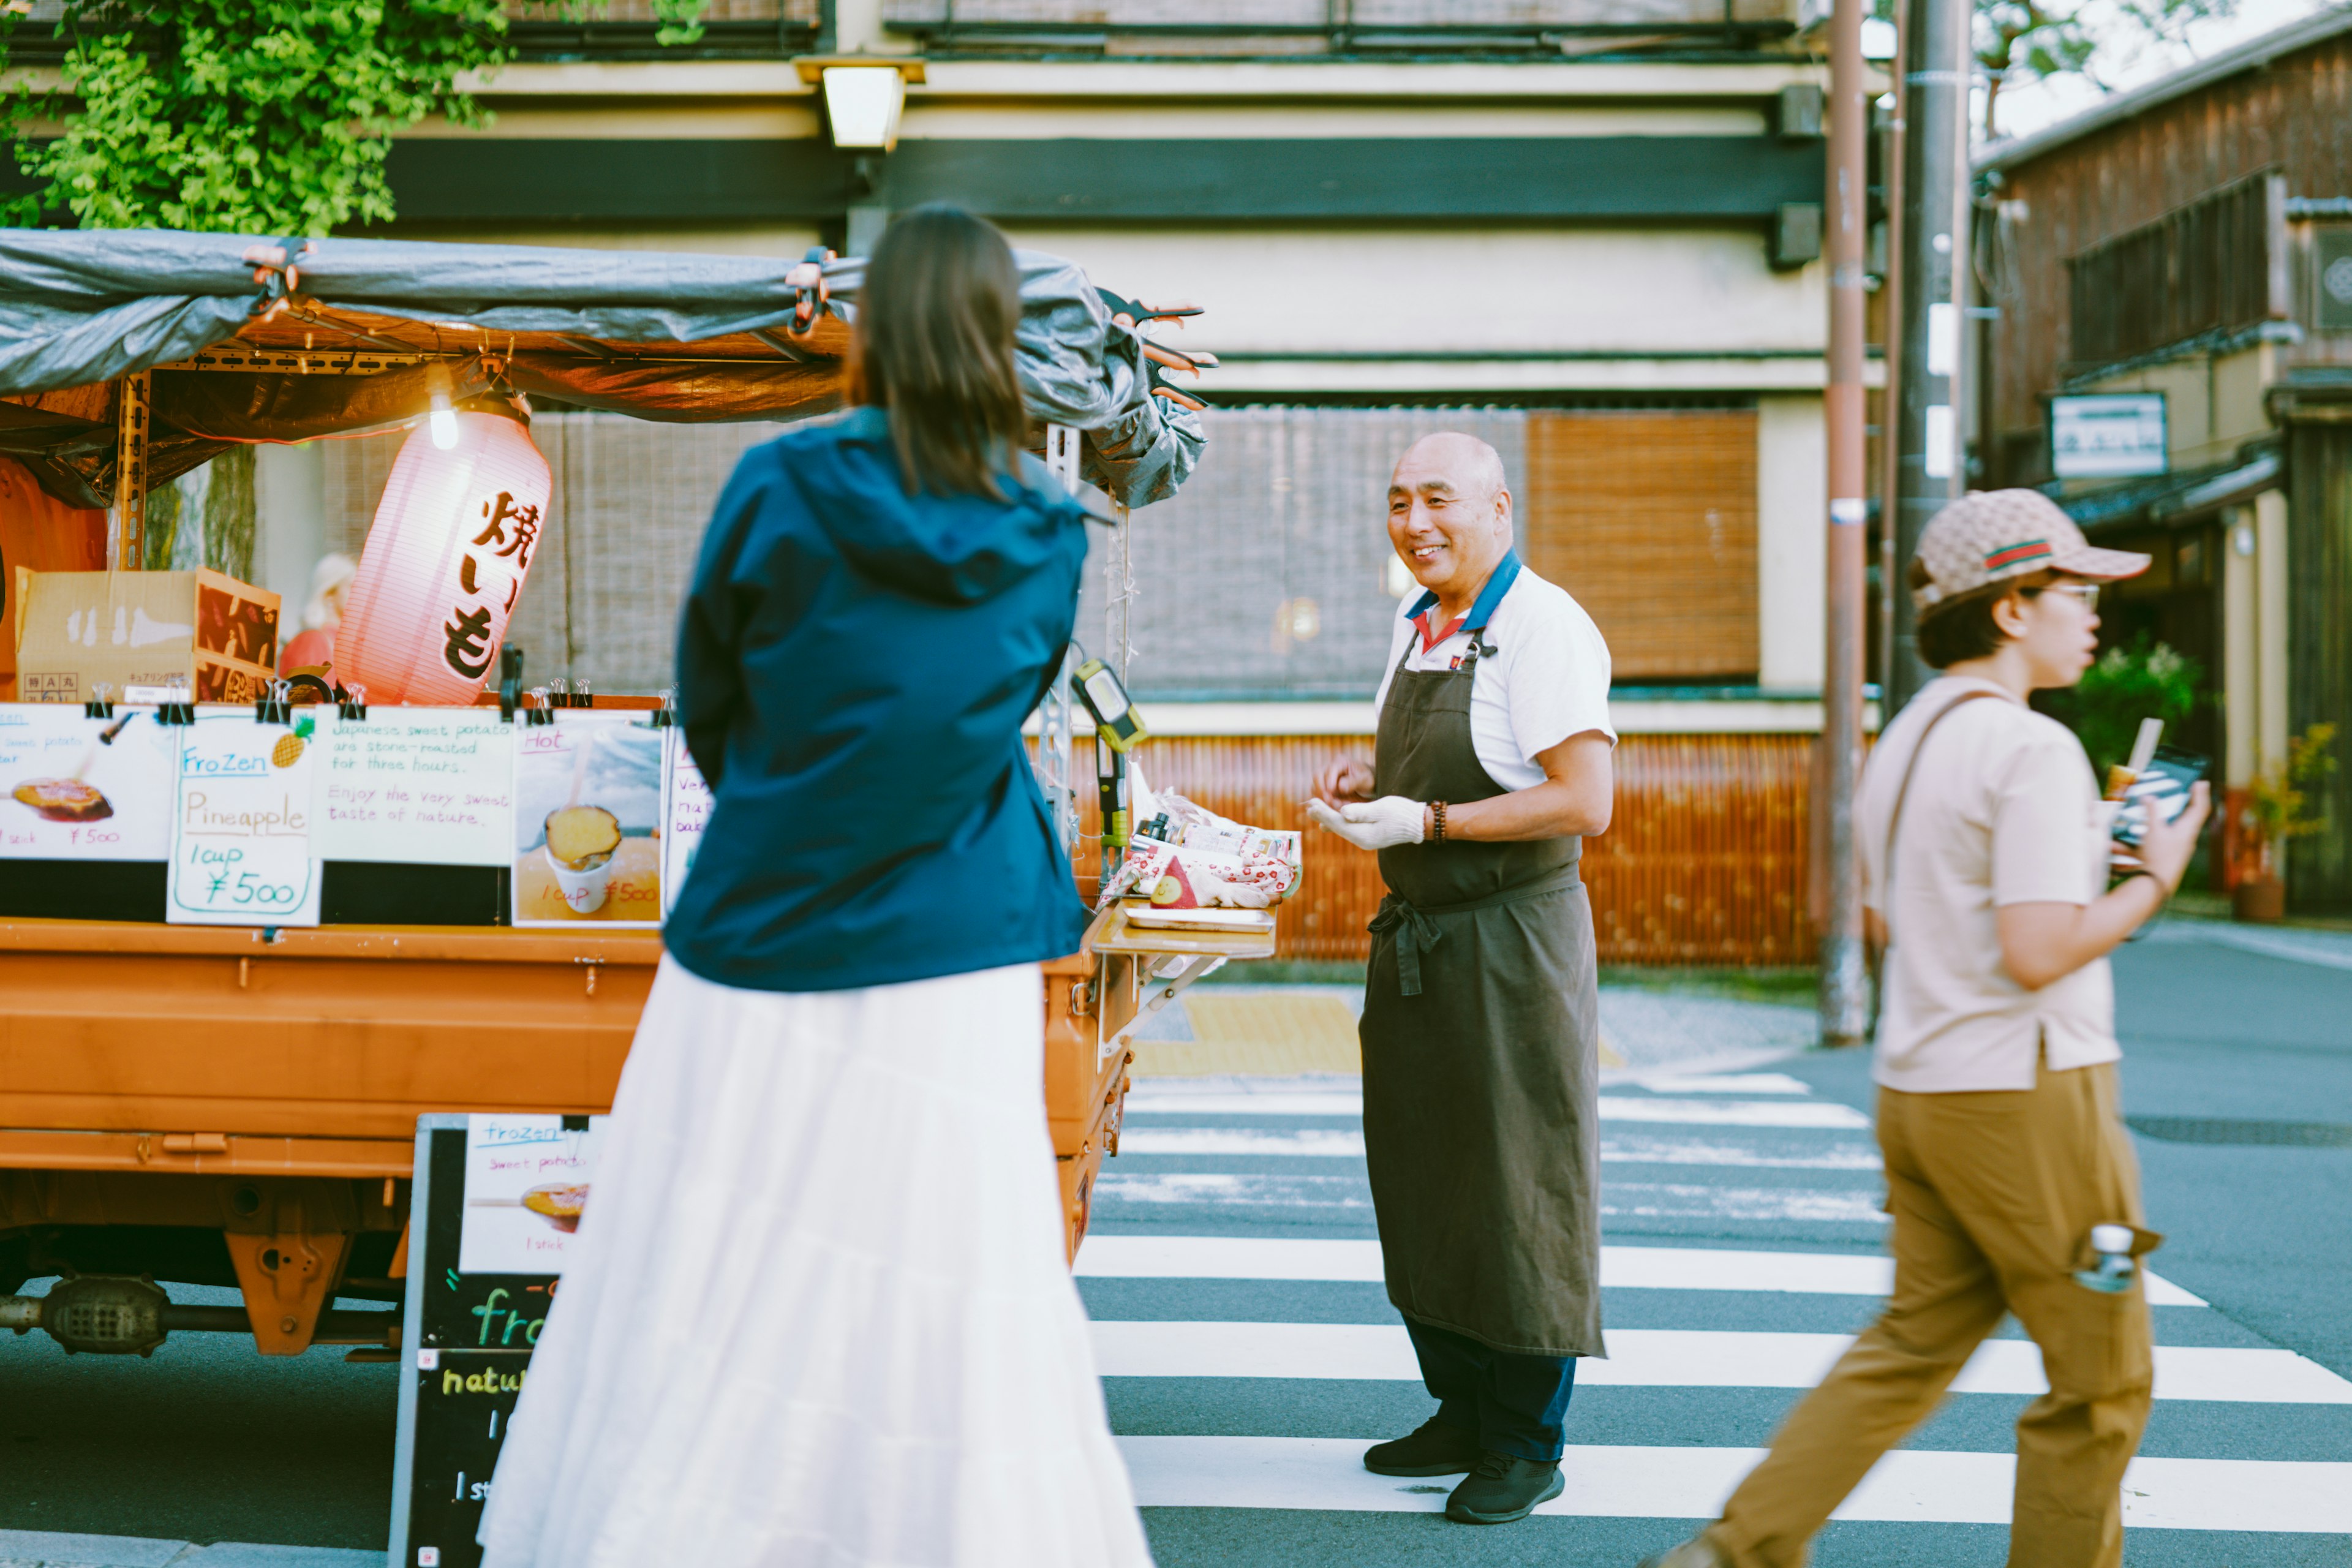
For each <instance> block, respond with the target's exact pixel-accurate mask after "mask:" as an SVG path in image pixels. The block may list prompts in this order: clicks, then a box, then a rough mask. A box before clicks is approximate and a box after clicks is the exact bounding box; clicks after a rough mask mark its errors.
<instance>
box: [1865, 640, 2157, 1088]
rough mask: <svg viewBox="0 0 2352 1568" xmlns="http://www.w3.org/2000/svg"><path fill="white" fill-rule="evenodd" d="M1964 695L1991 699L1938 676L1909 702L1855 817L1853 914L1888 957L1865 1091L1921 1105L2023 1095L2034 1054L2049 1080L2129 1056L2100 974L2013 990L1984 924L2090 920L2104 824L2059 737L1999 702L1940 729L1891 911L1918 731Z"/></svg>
mask: <svg viewBox="0 0 2352 1568" xmlns="http://www.w3.org/2000/svg"><path fill="white" fill-rule="evenodd" d="M1969 689H1983V690H1987V691H1999V690H2000V688H1998V687H1996V686H1993V685H1992V684H1990V682H1988V681H1981V680H1968V679H1956V678H1954V677H1950V676H1947V677H1945V678H1943V679H1940V680H1936V681H1932V682H1930V683H1929V684H1928V685H1927V688H1926V689H1924V690H1922V691H1921V692H1920V693H1919V694H1918V695H1917V696H1916V697H1915V698H1913V699H1912V700H1911V701H1910V703H1909V704H1908V705H1907V706H1906V707H1905V708H1904V710H1903V711H1902V712H1901V713H1899V714H1897V715H1896V716H1895V721H1894V722H1893V723H1891V724H1889V725H1888V726H1887V727H1886V732H1885V735H1883V736H1882V737H1880V739H1879V742H1878V745H1877V746H1876V748H1875V749H1874V751H1873V752H1872V753H1871V757H1870V764H1869V766H1867V767H1866V768H1864V770H1863V775H1862V789H1861V795H1860V798H1859V799H1858V801H1857V802H1856V818H1857V821H1856V827H1857V830H1858V832H1859V833H1860V836H1861V839H1862V859H1863V901H1864V903H1866V904H1868V905H1869V906H1870V907H1871V908H1872V909H1874V910H1878V911H1879V912H1880V915H1881V917H1882V918H1883V919H1885V921H1886V922H1887V927H1888V931H1889V942H1890V945H1889V946H1888V949H1887V952H1886V966H1885V988H1886V989H1885V997H1884V999H1883V1002H1882V1004H1881V1006H1880V1010H1879V1024H1878V1048H1877V1058H1876V1062H1875V1068H1874V1076H1875V1077H1876V1079H1877V1080H1878V1081H1879V1082H1880V1083H1882V1084H1884V1085H1885V1086H1886V1087H1887V1088H1889V1089H1905V1090H1908V1091H1909V1092H1912V1093H1915V1094H1957V1093H1963V1092H1967V1091H1970V1090H1976V1089H2032V1087H2033V1075H2034V1067H2035V1058H2036V1057H2037V1055H2038V1054H2040V1052H2041V1051H2046V1052H2047V1056H2048V1060H2049V1063H2050V1066H2051V1068H2053V1070H2058V1069H2063V1068H2080V1067H2089V1066H2091V1065H2093V1064H2094V1063H2096V1062H2109V1061H2114V1060H2115V1059H2116V1058H2118V1057H2120V1056H2122V1055H2123V1051H2122V1049H2121V1047H2118V1046H2117V1045H2116V1025H2115V1016H2116V1000H2115V982H2114V979H2113V977H2112V976H2111V975H2110V974H2109V973H2108V970H2107V961H2106V960H2105V959H2104V958H2102V959H2098V960H2095V962H2093V963H2086V964H2084V966H2083V967H2082V968H2080V969H2078V970H2076V971H2074V973H2072V974H2068V975H2065V976H2063V978H2060V979H2058V980H2054V981H2052V982H2051V983H2050V984H2047V985H2045V986H2043V987H2042V989H2041V990H2039V991H2028V990H2027V989H2025V988H2024V987H2023V986H2021V985H2020V984H2018V983H2017V982H2016V981H2014V980H2012V979H2011V978H2010V974H2009V970H2008V967H2007V966H2006V965H2005V964H2004V963H2002V962H2001V956H2000V933H1999V931H1998V930H1997V929H1996V926H1995V923H1994V910H1996V909H1997V908H1998V907H1999V906H2000V905H2002V904H2031V903H2062V904H2087V903H2089V902H2091V901H2092V900H2094V899H2096V898H2097V897H2099V895H2100V894H2101V893H2103V892H2104V891H2105V889H2106V879H2107V856H2108V848H2107V828H2106V820H2105V816H2106V814H2105V809H2104V808H2103V806H2102V804H2101V802H2100V800H2099V790H2098V785H2097V783H2096V782H2095V779H2094V778H2093V776H2092V773H2091V761H2090V758H2088V757H2087V756H2085V755H2084V752H2083V747H2082V743H2081V742H2078V741H2076V740H2075V739H2074V735H2073V734H2072V733H2071V732H2070V731H2068V730H2067V729H2066V727H2065V726H2064V725H2063V724H2060V723H2059V722H2057V721H2055V720H2053V719H2048V718H2044V717H2043V716H2042V715H2041V714H2039V713H2036V712H2034V711H2033V710H2032V709H2030V708H2028V707H2026V706H2025V705H2024V704H2023V703H2021V702H2019V701H2017V700H2015V699H2013V698H2011V697H2010V696H2008V695H2007V694H2006V693H2002V694H2001V695H2000V696H1999V697H1997V698H1994V699H1991V700H1969V701H1967V702H1964V703H1962V704H1961V705H1960V707H1959V708H1958V710H1955V711H1954V712H1953V713H1952V715H1951V716H1950V717H1949V718H1948V719H1946V720H1945V721H1943V722H1942V723H1940V724H1937V726H1936V727H1935V731H1934V733H1932V734H1930V735H1928V736H1927V749H1926V751H1925V752H1924V753H1923V754H1922V755H1921V758H1920V761H1919V766H1918V769H1917V771H1916V773H1914V774H1913V775H1912V779H1911V793H1910V795H1909V797H1908V798H1907V799H1906V801H1905V803H1904V806H1903V822H1902V825H1901V834H1902V837H1901V841H1900V843H1899V844H1898V845H1897V846H1896V847H1895V883H1894V891H1893V904H1894V908H1893V909H1892V910H1888V909H1887V908H1886V901H1887V892H1886V871H1885V851H1886V830H1887V820H1888V818H1889V817H1890V816H1892V815H1893V813H1894V809H1895V792H1896V791H1897V790H1898V789H1899V788H1901V786H1902V783H1903V771H1904V768H1905V766H1906V764H1908V763H1909V762H1910V760H1911V753H1912V752H1913V750H1914V749H1915V748H1916V746H1917V745H1918V743H1919V737H1920V733H1921V731H1924V730H1926V729H1927V721H1928V720H1929V719H1930V718H1932V717H1933V716H1934V715H1935V713H1936V712H1937V710H1940V709H1941V708H1943V707H1944V705H1945V704H1947V703H1948V702H1949V701H1951V700H1952V699H1953V698H1955V697H1957V696H1958V695H1959V694H1960V693H1961V692H1963V691H1966V690H1969ZM2037 1047H2039V1050H2038V1049H2037Z"/></svg>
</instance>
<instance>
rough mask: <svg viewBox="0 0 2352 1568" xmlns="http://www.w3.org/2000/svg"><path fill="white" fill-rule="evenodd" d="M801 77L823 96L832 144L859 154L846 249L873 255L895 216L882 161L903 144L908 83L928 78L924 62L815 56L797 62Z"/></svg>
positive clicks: (826, 125)
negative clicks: (900, 129) (884, 184)
mask: <svg viewBox="0 0 2352 1568" xmlns="http://www.w3.org/2000/svg"><path fill="white" fill-rule="evenodd" d="M793 65H794V66H795V67H796V68H798V70H799V72H800V78H801V80H803V81H804V82H806V83H808V84H809V85H810V86H811V87H814V88H815V89H818V91H819V92H821V93H822V94H823V95H824V121H825V129H826V130H827V131H829V132H832V135H833V144H834V145H835V147H839V148H842V149H843V150H845V151H846V152H851V153H857V154H858V157H857V162H856V168H855V171H854V178H855V182H856V188H855V189H854V190H853V191H852V193H851V196H850V202H849V213H848V218H849V233H848V235H847V242H848V243H847V246H846V247H845V248H846V249H847V250H848V253H849V254H850V255H852V256H870V255H872V254H873V252H874V242H875V241H876V240H877V239H879V238H881V237H882V227H883V226H884V225H885V224H887V223H888V222H889V220H890V208H889V204H888V203H887V201H885V200H884V199H883V194H882V167H881V165H882V160H883V158H884V157H885V156H886V155H887V154H888V153H889V152H890V150H891V149H892V148H894V147H896V146H897V145H898V121H899V117H900V116H901V115H903V114H904V113H905V112H906V108H907V84H908V82H910V81H920V80H922V79H923V62H922V61H920V60H919V59H903V58H895V57H892V56H888V55H832V56H825V55H811V56H807V57H805V58H801V59H797V60H794V61H793Z"/></svg>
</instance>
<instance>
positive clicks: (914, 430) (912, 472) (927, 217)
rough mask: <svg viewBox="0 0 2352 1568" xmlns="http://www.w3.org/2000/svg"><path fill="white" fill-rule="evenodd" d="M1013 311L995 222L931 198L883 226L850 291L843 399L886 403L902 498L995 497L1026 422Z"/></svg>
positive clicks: (1017, 297)
mask: <svg viewBox="0 0 2352 1568" xmlns="http://www.w3.org/2000/svg"><path fill="white" fill-rule="evenodd" d="M1020 320H1021V279H1020V274H1019V272H1018V271H1016V270H1015V268H1013V247H1011V246H1009V245H1007V244H1005V243H1004V236H1003V235H1002V234H1000V233H998V232H997V229H996V226H994V225H993V224H991V223H988V222H986V221H985V220H983V219H981V218H976V217H974V216H971V214H970V213H968V212H965V211H964V210H963V209H962V208H961V207H953V206H947V205H930V206H920V207H917V208H915V209H914V210H913V211H912V212H908V213H905V214H903V215H901V216H899V217H898V218H897V219H895V220H893V221H892V223H891V225H890V226H889V227H888V228H887V229H885V230H884V231H883V233H882V238H881V240H880V242H879V243H878V244H877V245H876V246H875V247H874V255H873V257H872V258H871V259H869V260H868V261H867V262H866V281H865V284H864V286H863V287H862V288H861V289H860V290H859V292H858V299H857V332H856V338H855V340H854V345H853V347H852V350H851V354H850V398H851V400H852V401H853V402H856V403H866V404H874V405H879V406H880V407H882V408H884V409H887V410H888V412H889V415H890V435H891V438H892V440H893V441H894V442H895V443H896V444H897V446H898V478H899V481H900V482H901V483H902V484H904V485H905V486H906V489H907V493H908V495H915V494H919V492H921V491H924V490H936V491H940V492H943V493H947V494H956V493H962V494H967V495H987V496H994V497H997V498H999V499H1002V498H1003V494H1004V492H1003V489H1002V488H1001V487H1000V486H999V485H998V483H997V477H998V476H999V475H1000V474H1003V473H1005V472H1006V471H1008V470H1009V469H1010V468H1011V467H1012V464H1013V453H1014V452H1016V451H1017V450H1019V449H1020V447H1021V444H1022V442H1023V440H1024V438H1025V437H1027V435H1028V431H1029V415H1028V411H1027V409H1026V408H1025V407H1024V405H1023V404H1022V401H1021V381H1020V376H1019V374H1018V373H1017V372H1016V371H1015V370H1014V368H1013V327H1014V325H1015V324H1016V323H1018V322H1019V321H1020Z"/></svg>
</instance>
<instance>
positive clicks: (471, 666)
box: [441, 490, 539, 680]
mask: <svg viewBox="0 0 2352 1568" xmlns="http://www.w3.org/2000/svg"><path fill="white" fill-rule="evenodd" d="M482 516H483V517H484V518H485V519H486V520H487V526H486V527H484V528H483V530H482V531H481V532H479V533H478V534H476V535H474V541H473V544H472V546H471V547H470V548H468V549H467V551H466V552H465V553H464V554H463V555H461V556H460V557H459V558H458V562H457V586H458V588H459V590H460V591H461V592H462V593H463V594H464V595H466V597H465V598H464V599H461V600H459V601H458V602H457V604H456V605H453V606H452V607H451V608H450V611H449V619H448V622H447V624H446V625H445V626H442V628H441V630H442V632H443V634H444V635H445V636H446V637H447V639H448V641H447V644H446V647H444V648H443V650H442V658H445V659H446V660H447V661H448V665H449V668H452V669H454V670H456V671H457V673H458V674H460V675H462V676H464V677H466V678H467V679H469V680H478V679H481V678H482V677H483V676H484V675H486V674H487V673H488V671H489V668H490V648H491V642H492V637H493V634H492V631H491V626H490V621H491V614H492V612H491V609H490V603H491V602H492V601H497V602H498V611H497V613H498V614H499V616H506V615H509V614H510V613H512V611H513V609H514V603H515V596H516V595H518V594H520V592H521V591H522V574H524V573H525V572H528V571H529V570H530V552H531V551H532V550H533V549H534V548H535V547H536V546H537V545H538V543H539V508H538V507H536V506H531V505H528V504H526V505H522V506H517V505H516V504H515V499H514V496H513V494H512V493H511V492H509V491H507V490H500V491H499V493H498V495H497V496H496V497H495V498H494V499H493V500H486V501H484V502H483V503H482ZM492 546H495V547H496V548H495V549H493V548H492ZM476 552H483V553H481V554H477V553H476ZM502 563H510V564H502ZM501 584H503V585H504V587H505V596H504V598H503V599H500V597H499V586H500V585H501ZM469 602H470V603H469Z"/></svg>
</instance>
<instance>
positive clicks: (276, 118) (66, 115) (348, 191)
mask: <svg viewBox="0 0 2352 1568" xmlns="http://www.w3.org/2000/svg"><path fill="white" fill-rule="evenodd" d="M704 4H705V0H655V5H654V10H655V14H656V18H657V19H658V20H659V21H660V23H661V24H662V30H661V33H660V38H661V41H662V42H663V43H665V44H668V43H688V42H691V41H693V39H694V38H696V37H699V36H700V32H701V29H700V27H699V26H698V25H697V21H696V18H697V17H698V16H699V15H700V14H701V11H702V8H703V5H704ZM565 8H566V9H569V8H570V7H569V6H566V7H565ZM16 23H17V18H16V16H6V17H5V26H0V64H5V54H6V42H7V40H8V37H9V32H10V31H12V30H13V29H14V28H15V26H16ZM58 37H59V38H60V39H61V40H63V41H64V43H65V44H66V53H65V58H64V62H63V65H62V67H61V69H60V79H59V80H58V83H57V85H56V86H55V87H54V88H49V89H36V88H35V87H33V86H29V85H26V86H20V87H18V88H17V89H15V90H14V91H13V92H11V93H10V94H9V95H8V96H7V97H6V99H5V101H0V129H5V133H6V135H7V138H8V140H10V141H11V142H13V143H14V153H15V156H16V160H17V163H18V165H19V166H20V167H21V168H22V169H23V170H24V172H25V173H26V174H29V175H31V176H32V177H33V178H34V179H35V180H37V181H38V182H40V185H39V188H38V189H37V191H36V192H35V193H34V194H32V195H26V196H20V197H17V198H16V199H14V200H13V201H9V202H6V203H0V220H5V221H6V222H8V223H12V224H32V223H37V222H39V221H41V219H42V216H44V215H47V216H49V217H50V218H51V219H52V221H54V219H55V218H56V216H58V215H59V214H60V213H66V212H69V213H71V214H72V215H73V216H74V217H75V218H76V219H78V220H79V222H80V223H81V224H82V225H83V226H87V227H96V228H135V227H163V228H184V229H204V230H211V231H216V232H217V231H226V232H229V233H246V234H263V235H269V236H272V237H295V236H317V235H325V234H328V233H331V232H332V231H333V230H334V229H336V228H339V227H341V226H344V225H346V224H354V223H358V224H379V223H385V222H388V221H390V220H391V218H392V216H393V199H392V190H391V187H390V186H389V185H388V184H386V183H385V180H384V172H383V171H384V155H385V153H388V152H389V151H390V150H391V145H392V141H391V139H392V137H393V136H394V134H396V133H397V132H403V131H406V130H409V129H411V128H412V127H414V126H415V125H416V124H417V123H418V122H420V121H424V120H425V119H426V118H428V117H430V116H435V115H438V116H441V117H442V118H444V119H446V120H447V121H450V122H451V123H453V124H456V125H460V126H468V127H471V126H479V125H481V124H483V123H485V121H486V120H487V116H486V115H485V114H484V113H483V111H482V110H481V109H480V107H479V106H478V104H477V103H476V102H475V100H474V99H473V97H472V95H471V94H470V93H469V92H467V90H465V80H464V79H465V78H466V76H467V73H468V72H479V71H487V70H492V69H495V68H498V67H499V66H501V65H503V64H505V63H506V62H507V61H508V60H509V59H510V58H512V54H513V51H512V49H511V47H510V46H509V42H508V38H507V18H506V10H505V6H504V5H503V3H502V0H67V5H66V11H65V17H64V19H63V20H62V21H61V22H60V23H59V24H58ZM44 121H47V122H50V123H58V122H61V123H62V125H63V133H62V134H59V135H57V136H55V137H54V138H51V137H49V136H47V134H46V133H44V134H42V135H39V136H36V135H35V134H34V132H36V129H37V127H40V126H41V122H44Z"/></svg>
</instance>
